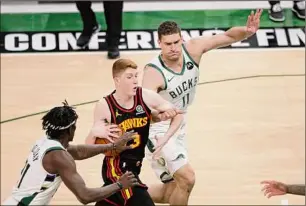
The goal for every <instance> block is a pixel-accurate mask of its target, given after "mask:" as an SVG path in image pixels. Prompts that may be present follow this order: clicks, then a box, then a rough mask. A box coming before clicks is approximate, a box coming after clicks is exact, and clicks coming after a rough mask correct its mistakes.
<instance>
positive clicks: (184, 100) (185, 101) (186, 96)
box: [183, 93, 189, 107]
mask: <svg viewBox="0 0 306 206" xmlns="http://www.w3.org/2000/svg"><path fill="white" fill-rule="evenodd" d="M188 104H189V93H187V94H186V95H185V96H183V107H185V106H186V105H188Z"/></svg>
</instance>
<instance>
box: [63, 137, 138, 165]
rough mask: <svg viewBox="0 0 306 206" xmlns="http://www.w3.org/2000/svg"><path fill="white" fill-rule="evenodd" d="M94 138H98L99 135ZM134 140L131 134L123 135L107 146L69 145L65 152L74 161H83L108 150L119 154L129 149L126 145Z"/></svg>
mask: <svg viewBox="0 0 306 206" xmlns="http://www.w3.org/2000/svg"><path fill="white" fill-rule="evenodd" d="M96 136H98V137H99V134H97V135H96ZM134 138H135V134H134V133H131V132H126V133H124V134H123V135H122V136H121V137H120V138H119V139H117V140H115V142H114V143H109V144H102V145H100V144H97V145H86V144H85V145H70V144H69V146H68V148H67V151H68V152H69V153H70V155H71V156H72V157H73V159H75V160H83V159H88V158H91V157H94V156H96V155H99V154H102V153H105V152H106V151H109V150H115V151H116V152H118V153H120V152H122V151H124V150H127V149H130V147H129V146H126V143H127V142H129V141H130V140H132V139H134Z"/></svg>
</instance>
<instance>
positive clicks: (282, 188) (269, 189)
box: [261, 180, 305, 198]
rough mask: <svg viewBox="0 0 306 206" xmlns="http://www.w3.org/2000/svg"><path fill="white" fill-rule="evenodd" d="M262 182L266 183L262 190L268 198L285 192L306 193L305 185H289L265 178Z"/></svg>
mask: <svg viewBox="0 0 306 206" xmlns="http://www.w3.org/2000/svg"><path fill="white" fill-rule="evenodd" d="M261 184H264V187H263V188H262V191H263V192H264V195H265V196H267V197H268V198H270V197H273V196H277V195H285V194H293V195H305V185H287V184H285V183H282V182H278V181H275V180H264V181H262V182H261Z"/></svg>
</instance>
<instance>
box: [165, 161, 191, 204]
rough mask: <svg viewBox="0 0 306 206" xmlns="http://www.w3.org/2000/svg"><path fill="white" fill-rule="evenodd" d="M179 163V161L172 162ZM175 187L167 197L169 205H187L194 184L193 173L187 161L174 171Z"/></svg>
mask: <svg viewBox="0 0 306 206" xmlns="http://www.w3.org/2000/svg"><path fill="white" fill-rule="evenodd" d="M174 164H178V165H179V164H180V163H174ZM174 179H175V183H176V187H175V189H174V191H173V192H172V194H171V196H170V197H169V203H170V205H187V204H188V200H189V196H190V194H191V191H192V189H193V187H194V184H195V173H194V171H193V169H192V167H191V165H190V164H189V163H186V164H184V165H183V166H182V167H180V168H179V169H178V170H177V171H175V173H174Z"/></svg>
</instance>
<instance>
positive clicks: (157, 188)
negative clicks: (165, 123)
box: [146, 133, 176, 203]
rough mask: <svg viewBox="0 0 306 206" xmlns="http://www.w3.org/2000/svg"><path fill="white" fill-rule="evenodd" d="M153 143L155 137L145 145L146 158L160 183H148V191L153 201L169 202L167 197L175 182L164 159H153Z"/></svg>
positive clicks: (152, 134)
mask: <svg viewBox="0 0 306 206" xmlns="http://www.w3.org/2000/svg"><path fill="white" fill-rule="evenodd" d="M155 135H157V134H155V133H151V134H150V137H153V136H155ZM154 144H155V139H152V138H151V139H150V140H149V141H148V144H147V147H146V159H147V160H148V162H149V163H150V166H151V168H152V169H153V171H154V173H155V175H156V176H157V177H158V178H159V180H160V183H157V184H152V185H149V186H148V193H149V194H150V196H151V197H152V199H153V201H154V202H155V203H169V197H170V196H171V194H172V192H173V191H174V189H175V188H176V184H175V182H174V179H173V177H172V176H171V175H170V172H169V171H168V169H167V167H166V162H165V160H163V159H161V160H159V161H157V160H154V159H153V152H154V150H153V148H154Z"/></svg>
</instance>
